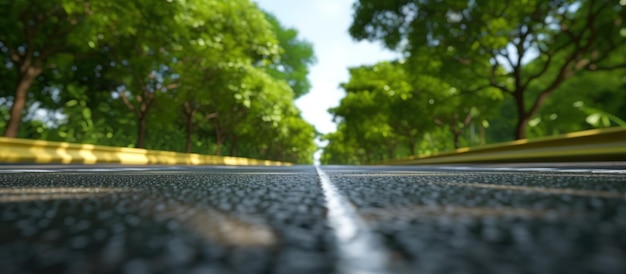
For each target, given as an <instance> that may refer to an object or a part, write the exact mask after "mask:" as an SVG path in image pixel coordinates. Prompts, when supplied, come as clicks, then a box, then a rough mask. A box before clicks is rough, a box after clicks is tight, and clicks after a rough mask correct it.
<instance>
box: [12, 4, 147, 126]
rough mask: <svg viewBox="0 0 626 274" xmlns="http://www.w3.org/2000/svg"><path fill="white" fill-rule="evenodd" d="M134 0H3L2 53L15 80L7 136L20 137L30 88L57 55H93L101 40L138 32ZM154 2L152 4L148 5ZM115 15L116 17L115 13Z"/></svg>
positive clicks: (51, 65) (52, 65)
mask: <svg viewBox="0 0 626 274" xmlns="http://www.w3.org/2000/svg"><path fill="white" fill-rule="evenodd" d="M133 3H134V1H121V0H113V1H108V0H107V1H101V0H95V1H93V0H92V1H87V0H78V1H77V0H54V1H27V0H16V1H14V0H2V1H0V10H1V11H2V12H1V13H0V26H2V30H1V31H0V44H2V46H3V47H4V48H5V49H6V50H3V51H2V55H3V56H5V57H8V59H10V60H11V65H10V66H9V69H12V70H14V71H15V72H16V73H15V77H16V79H15V84H14V86H13V88H12V89H13V90H14V92H13V98H12V101H11V102H12V104H11V110H10V118H9V121H8V123H7V125H6V127H5V130H4V136H7V137H16V136H17V134H18V132H19V126H20V123H21V121H22V116H23V112H24V107H25V106H26V101H27V97H28V93H29V90H30V87H31V86H32V84H33V82H34V81H35V79H36V78H37V77H38V76H40V75H41V73H42V72H44V71H45V70H48V69H51V68H54V67H55V65H54V59H55V58H57V57H59V56H60V55H63V54H87V53H86V52H88V51H89V49H90V48H94V47H95V46H96V43H97V42H98V41H100V40H106V39H109V38H111V37H113V36H115V35H117V34H124V33H129V32H133V31H134V30H133V29H132V28H131V27H128V25H127V23H128V22H133V21H134V20H133V15H134V13H136V12H137V7H136V6H135V5H133ZM145 6H148V5H145ZM110 14H115V16H110V17H109V15H110Z"/></svg>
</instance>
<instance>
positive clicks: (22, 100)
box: [4, 67, 42, 138]
mask: <svg viewBox="0 0 626 274" xmlns="http://www.w3.org/2000/svg"><path fill="white" fill-rule="evenodd" d="M41 71H42V69H41V68H38V67H30V68H28V69H26V70H25V71H24V72H23V73H22V74H21V75H20V76H19V77H18V81H17V88H16V89H15V98H14V99H13V105H12V106H11V112H10V115H11V116H10V118H9V122H8V124H7V127H6V128H5V129H4V137H12V138H15V137H17V134H18V133H19V131H20V124H21V122H22V111H24V107H26V100H27V95H28V89H29V88H30V86H31V85H32V84H33V82H34V81H35V78H37V76H38V75H39V74H41Z"/></svg>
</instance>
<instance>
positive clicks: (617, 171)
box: [434, 166, 626, 174]
mask: <svg viewBox="0 0 626 274" xmlns="http://www.w3.org/2000/svg"><path fill="white" fill-rule="evenodd" d="M434 168H436V169H441V170H463V171H538V172H558V173H597V174H626V170H624V169H600V168H552V167H470V166H467V167H463V166H461V167H453V166H444V167H434Z"/></svg>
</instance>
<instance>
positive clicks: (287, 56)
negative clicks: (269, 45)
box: [265, 13, 316, 98]
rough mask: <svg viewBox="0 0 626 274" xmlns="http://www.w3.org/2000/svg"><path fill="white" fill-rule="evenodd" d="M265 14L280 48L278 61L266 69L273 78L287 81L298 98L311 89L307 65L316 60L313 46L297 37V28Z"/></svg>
mask: <svg viewBox="0 0 626 274" xmlns="http://www.w3.org/2000/svg"><path fill="white" fill-rule="evenodd" d="M265 15H266V18H267V20H268V21H269V22H270V24H271V25H272V30H273V31H274V33H276V38H278V42H279V45H280V47H281V48H282V52H281V53H280V60H279V62H276V63H273V64H271V65H270V66H269V70H268V71H269V73H270V74H271V75H272V76H274V77H275V78H277V79H282V80H285V81H287V83H288V84H289V86H290V87H291V89H292V90H293V92H294V93H295V96H296V98H298V97H300V96H302V95H304V94H306V93H308V92H309V90H310V89H311V83H310V82H309V80H308V78H307V75H308V74H309V66H310V65H313V64H314V63H315V61H316V60H315V56H314V55H313V46H312V45H311V43H309V42H307V41H305V40H301V39H298V31H297V30H295V29H291V28H285V27H284V26H282V25H281V24H280V22H278V20H277V19H276V17H274V16H273V15H271V14H269V13H266V14H265Z"/></svg>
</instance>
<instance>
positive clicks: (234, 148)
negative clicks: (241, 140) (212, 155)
mask: <svg viewBox="0 0 626 274" xmlns="http://www.w3.org/2000/svg"><path fill="white" fill-rule="evenodd" d="M231 141H232V143H231V147H230V156H233V157H237V137H233V138H231Z"/></svg>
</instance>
